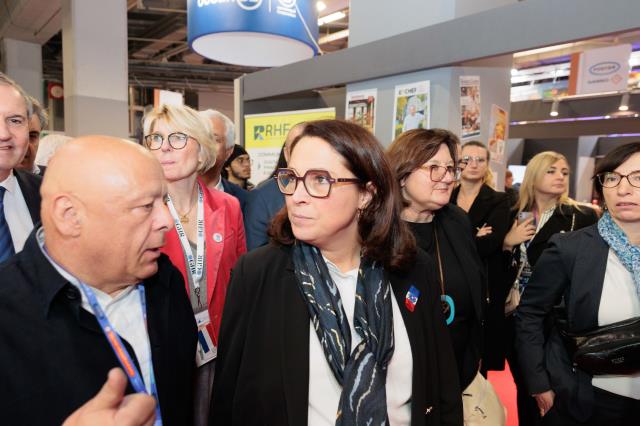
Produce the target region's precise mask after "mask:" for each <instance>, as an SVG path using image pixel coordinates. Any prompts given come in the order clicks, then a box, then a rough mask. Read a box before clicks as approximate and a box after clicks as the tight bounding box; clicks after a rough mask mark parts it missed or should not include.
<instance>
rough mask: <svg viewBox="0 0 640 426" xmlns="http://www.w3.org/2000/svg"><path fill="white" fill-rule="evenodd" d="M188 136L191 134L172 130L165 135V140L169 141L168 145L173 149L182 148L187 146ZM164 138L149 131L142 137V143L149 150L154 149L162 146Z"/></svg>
mask: <svg viewBox="0 0 640 426" xmlns="http://www.w3.org/2000/svg"><path fill="white" fill-rule="evenodd" d="M189 138H191V136H189V135H187V134H186V133H182V132H173V133H170V134H169V135H167V141H169V145H170V146H171V148H173V149H182V148H184V147H185V146H187V141H188V140H189ZM164 139H165V138H164V137H163V136H162V135H161V134H158V133H151V134H150V135H146V136H145V137H144V144H145V146H146V147H147V148H149V149H150V150H152V151H155V150H156V149H160V148H162V144H163V143H164ZM192 139H193V138H192Z"/></svg>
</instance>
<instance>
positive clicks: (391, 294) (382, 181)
mask: <svg viewBox="0 0 640 426" xmlns="http://www.w3.org/2000/svg"><path fill="white" fill-rule="evenodd" d="M276 179H277V182H278V186H279V189H280V191H281V192H282V193H283V194H285V208H284V209H283V210H281V211H280V212H279V213H278V215H277V216H276V217H275V218H274V221H273V222H272V227H271V230H270V234H271V236H272V243H271V244H269V245H267V246H263V247H260V248H258V249H256V250H253V251H252V252H250V253H248V254H246V255H245V256H243V257H241V258H240V260H239V261H238V264H237V265H236V267H235V269H234V273H233V279H232V282H231V285H230V287H229V296H228V298H227V303H226V305H225V311H224V319H223V322H222V328H221V333H220V347H219V348H218V364H217V370H216V382H215V384H214V386H215V387H214V393H213V403H212V417H211V421H210V424H211V425H243V426H244V425H264V424H269V425H290V426H298V425H309V426H318V425H344V426H352V425H365V424H375V425H381V424H392V425H409V424H413V425H417V424H433V425H461V424H462V412H461V411H462V407H461V403H460V394H459V388H458V384H457V377H456V370H455V364H454V362H453V361H452V359H453V352H452V349H451V343H450V341H449V339H448V336H447V330H446V327H445V324H444V318H443V315H442V311H441V310H440V306H439V303H438V294H437V290H436V289H437V286H436V285H435V283H434V282H433V281H434V280H435V277H434V274H433V271H434V265H433V262H432V261H431V259H430V258H429V257H428V256H427V255H426V254H425V253H424V252H421V251H417V250H416V246H415V241H414V239H413V237H412V236H411V233H410V231H409V230H408V229H407V228H406V226H405V225H404V224H403V222H402V220H401V219H400V205H399V194H398V192H399V191H398V187H397V184H396V182H395V181H394V179H393V175H392V173H391V169H390V168H389V165H388V163H387V161H386V159H385V157H384V152H383V151H382V148H381V146H380V144H379V143H378V141H377V140H376V139H375V138H374V137H373V135H371V134H370V133H369V132H367V131H366V130H365V129H363V128H362V127H360V126H357V125H355V124H352V123H347V122H344V121H338V120H324V121H316V122H310V123H307V124H306V125H305V127H304V129H303V130H302V133H301V134H300V136H298V137H297V138H296V139H295V140H294V141H293V142H292V144H291V148H290V156H289V163H288V168H284V169H279V170H278V171H277V174H276Z"/></svg>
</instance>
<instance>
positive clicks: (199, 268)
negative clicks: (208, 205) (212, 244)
mask: <svg viewBox="0 0 640 426" xmlns="http://www.w3.org/2000/svg"><path fill="white" fill-rule="evenodd" d="M167 205H168V206H169V211H170V212H171V216H172V217H173V223H174V224H175V227H176V231H177V232H178V238H180V244H181V245H182V249H183V250H184V253H185V255H186V257H187V263H188V264H189V271H190V272H191V278H192V280H193V286H194V288H195V289H196V293H200V280H201V279H202V272H203V270H204V194H203V193H202V188H200V185H198V208H197V212H196V215H197V216H196V218H197V219H196V223H197V229H198V240H197V246H196V258H195V259H194V258H193V253H192V252H191V245H190V244H189V239H188V238H187V234H186V232H184V228H183V227H182V223H181V222H180V217H179V216H178V212H177V211H176V208H175V207H174V206H173V202H172V201H171V197H169V196H167Z"/></svg>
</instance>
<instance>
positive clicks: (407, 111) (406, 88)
mask: <svg viewBox="0 0 640 426" xmlns="http://www.w3.org/2000/svg"><path fill="white" fill-rule="evenodd" d="M394 93H395V99H394V102H393V114H394V117H393V126H392V127H393V134H392V135H391V139H395V138H397V137H398V135H399V134H400V133H402V132H405V131H407V130H411V129H428V128H429V126H430V120H431V108H430V105H431V86H430V82H429V81H428V80H427V81H419V82H416V83H409V84H402V85H398V86H396V87H395V90H394Z"/></svg>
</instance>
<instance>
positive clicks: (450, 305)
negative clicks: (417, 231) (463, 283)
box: [433, 224, 456, 325]
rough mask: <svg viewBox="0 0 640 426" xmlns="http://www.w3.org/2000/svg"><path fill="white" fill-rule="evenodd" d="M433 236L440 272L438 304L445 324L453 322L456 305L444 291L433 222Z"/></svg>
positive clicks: (436, 234)
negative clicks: (444, 318) (440, 306)
mask: <svg viewBox="0 0 640 426" xmlns="http://www.w3.org/2000/svg"><path fill="white" fill-rule="evenodd" d="M433 236H434V238H435V240H436V256H437V258H438V271H439V272H440V304H441V305H442V313H444V315H445V317H446V321H447V325H449V324H451V323H452V322H453V318H454V317H455V315H456V305H455V303H454V302H453V298H452V297H451V296H449V295H448V294H445V292H444V271H443V269H442V258H441V257H440V242H439V241H438V230H437V229H436V226H435V224H434V226H433Z"/></svg>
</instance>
